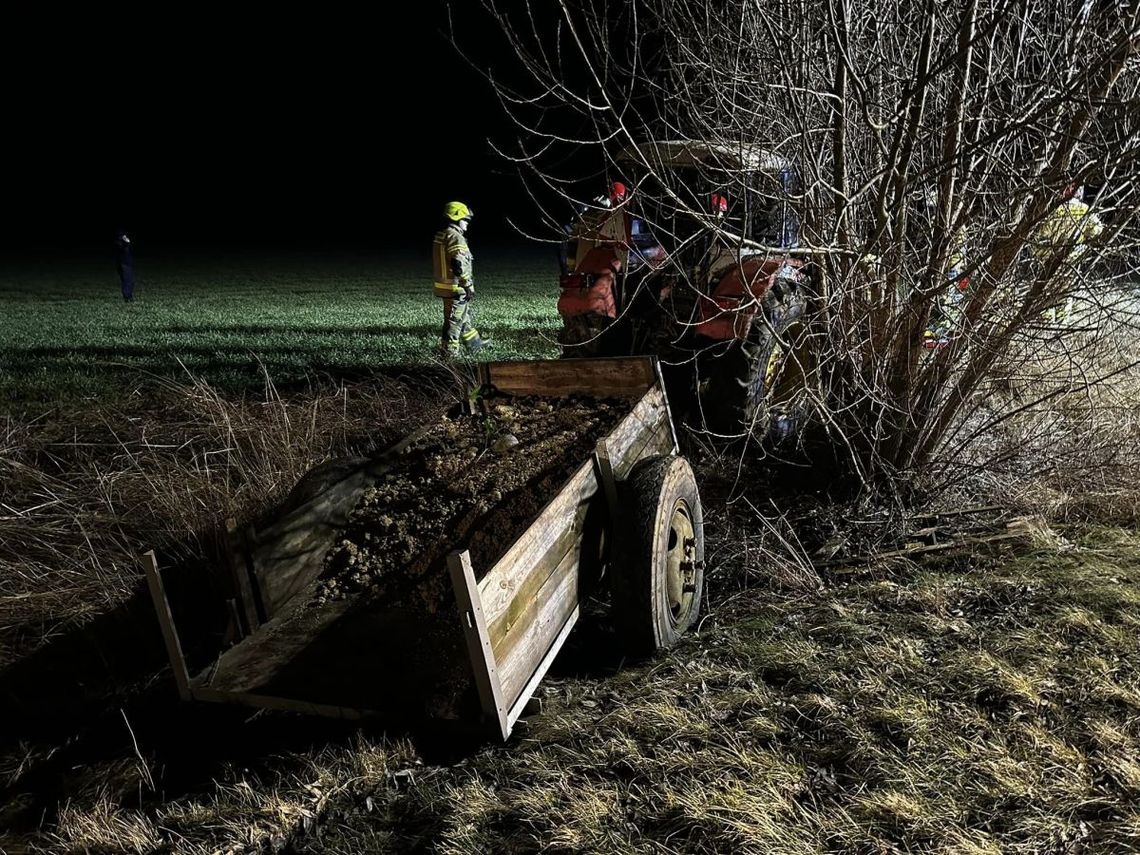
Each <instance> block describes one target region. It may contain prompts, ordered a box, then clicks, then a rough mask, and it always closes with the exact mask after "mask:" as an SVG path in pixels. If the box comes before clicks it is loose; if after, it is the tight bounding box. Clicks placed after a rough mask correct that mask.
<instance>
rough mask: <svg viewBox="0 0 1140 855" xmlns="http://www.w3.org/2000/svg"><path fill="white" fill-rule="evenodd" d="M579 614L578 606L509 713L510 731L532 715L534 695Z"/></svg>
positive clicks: (508, 723)
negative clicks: (521, 718)
mask: <svg viewBox="0 0 1140 855" xmlns="http://www.w3.org/2000/svg"><path fill="white" fill-rule="evenodd" d="M578 614H579V609H578V606H574V611H572V612H571V613H570V617H569V618H567V619H566V622H565V623H564V624H563V625H562V629H560V630H559V631H558V636H557V637H556V638H555V639H554V643H553V644H551V645H550V649H549V650H547V652H546V656H544V657H543V658H542V661H541V662H539V663H538V667H537V668H536V669H535V670H534V673H533V674H531V677H530V679H529V680H528V681H527V683H526V685H525V686H524V687H523V689H522V691H521V692H519V695H518V697H517V698H516V699H515V702H514V703H513V704H512V705H511V709H510V712H508V713H507V727H508V728H509V729H513V728H514V726H515V723H516V722H518V720H519V718H520V717H522V716H523V715H529V714H530V713H529V711H528V705H529V704H530V703H531V702H532V701H535V700H537V699H536V698H535V697H534V693H535V691H536V690H537V689H538V684H539V683H541V682H542V678H543V677H545V676H546V672H547V671H549V670H550V666H551V664H552V663H553V662H554V657H556V656H557V655H558V651H559V650H561V649H562V645H563V644H565V643H566V637H567V636H568V635H570V630H572V629H573V628H574V625H575V624H576V623H577V622H578Z"/></svg>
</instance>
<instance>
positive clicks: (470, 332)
mask: <svg viewBox="0 0 1140 855" xmlns="http://www.w3.org/2000/svg"><path fill="white" fill-rule="evenodd" d="M478 335H479V330H468V331H467V332H465V333H463V340H464V341H471V339H473V338H477V337H478Z"/></svg>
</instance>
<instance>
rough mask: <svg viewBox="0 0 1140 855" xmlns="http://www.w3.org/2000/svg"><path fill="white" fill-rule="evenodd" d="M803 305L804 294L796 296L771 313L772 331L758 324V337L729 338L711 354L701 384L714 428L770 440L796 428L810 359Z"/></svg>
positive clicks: (710, 427)
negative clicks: (795, 401)
mask: <svg viewBox="0 0 1140 855" xmlns="http://www.w3.org/2000/svg"><path fill="white" fill-rule="evenodd" d="M803 309H804V300H803V297H802V296H800V295H798V294H796V295H792V296H791V297H789V298H788V299H787V300H785V301H783V302H781V303H779V304H777V305H776V306H774V307H773V308H772V309H771V310H770V311H769V321H770V323H771V325H772V329H768V327H767V326H766V325H764V326H761V324H760V322H757V323H756V324H755V326H756V327H757V328H758V329H757V330H756V331H755V336H754V338H753V339H751V340H748V341H734V342H730V343H729V344H728V345H727V347H725V349H724V350H723V351H722V352H721V353H719V354H716V355H713V356H712V358H711V360H710V362H711V367H710V369H709V371H708V374H707V379H705V380H703V381H702V382H701V384H700V407H701V412H702V414H703V416H704V424H705V427H706V428H707V429H708V430H709V431H711V432H712V433H714V434H718V435H721V436H753V437H756V438H758V439H765V438H768V437H769V435H770V434H773V433H776V432H779V433H780V434H781V436H782V435H783V434H784V433H787V432H788V430H789V429H793V430H794V427H795V422H796V420H797V416H796V415H795V413H794V406H795V405H794V404H792V403H791V402H792V401H793V399H794V398H796V397H797V395H796V393H797V391H798V390H799V389H800V388H801V387H802V386H803V384H804V378H805V373H806V371H807V369H806V360H807V358H808V356H807V353H806V352H805V351H806V349H805V348H804V347H803V344H804V342H805V339H804V332H805V331H804V327H803V324H802V320H801V319H802V315H803ZM773 333H775V334H773ZM789 410H791V411H792V412H786V411H789Z"/></svg>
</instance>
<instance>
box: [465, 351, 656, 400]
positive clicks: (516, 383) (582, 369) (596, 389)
mask: <svg viewBox="0 0 1140 855" xmlns="http://www.w3.org/2000/svg"><path fill="white" fill-rule="evenodd" d="M480 380H481V381H482V382H483V384H484V385H490V386H494V387H495V388H496V389H498V390H499V391H500V392H505V393H507V394H510V395H546V396H553V397H565V396H567V395H590V396H592V397H595V398H640V397H641V396H642V395H644V394H645V390H646V389H648V388H650V387H651V386H653V385H654V384H655V383H657V381H658V377H657V368H656V362H655V361H654V360H653V359H651V358H650V357H647V356H621V357H614V358H612V359H552V360H547V361H544V362H487V363H484V364H483V365H481V366H480Z"/></svg>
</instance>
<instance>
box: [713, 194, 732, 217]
mask: <svg viewBox="0 0 1140 855" xmlns="http://www.w3.org/2000/svg"><path fill="white" fill-rule="evenodd" d="M709 207H711V208H712V212H713V213H714V214H725V213H728V197H727V196H725V195H724V194H723V193H713V194H712V196H710V197H709Z"/></svg>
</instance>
